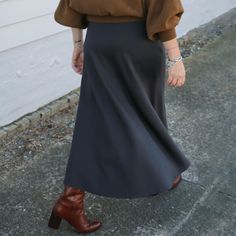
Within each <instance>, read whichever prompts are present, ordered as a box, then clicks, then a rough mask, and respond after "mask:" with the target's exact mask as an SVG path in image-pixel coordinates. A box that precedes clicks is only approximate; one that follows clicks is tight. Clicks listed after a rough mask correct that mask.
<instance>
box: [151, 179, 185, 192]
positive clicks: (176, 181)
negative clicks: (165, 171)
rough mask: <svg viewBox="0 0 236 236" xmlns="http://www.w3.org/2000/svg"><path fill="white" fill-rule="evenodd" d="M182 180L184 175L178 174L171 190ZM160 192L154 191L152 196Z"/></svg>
mask: <svg viewBox="0 0 236 236" xmlns="http://www.w3.org/2000/svg"><path fill="white" fill-rule="evenodd" d="M181 180H182V176H181V175H178V176H177V177H176V179H175V180H174V182H173V183H172V187H171V188H170V190H172V189H174V188H176V187H177V185H178V184H179V183H180V181H181ZM157 194H158V193H153V194H151V196H156V195H157Z"/></svg>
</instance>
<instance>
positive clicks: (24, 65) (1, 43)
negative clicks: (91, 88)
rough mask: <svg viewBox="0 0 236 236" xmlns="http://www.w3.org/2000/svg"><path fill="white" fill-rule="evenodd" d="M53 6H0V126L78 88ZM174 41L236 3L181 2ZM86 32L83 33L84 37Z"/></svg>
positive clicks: (2, 0)
mask: <svg viewBox="0 0 236 236" xmlns="http://www.w3.org/2000/svg"><path fill="white" fill-rule="evenodd" d="M57 4H58V0H50V1H48V0H41V1H36V0H0V126H3V125H6V124H8V123H10V122H12V121H14V120H15V119H17V118H19V117H21V116H23V115H24V114H26V113H28V112H32V111H34V110H36V109H37V108H39V107H41V106H43V105H45V104H47V103H49V102H50V101H52V100H54V99H56V98H59V97H60V96H63V95H64V94H66V93H67V92H70V91H71V90H73V89H74V88H77V87H79V86H80V81H81V76H80V75H78V74H76V73H74V72H73V71H72V69H71V67H70V59H71V52H72V44H71V32H70V28H68V27H64V26H61V25H59V24H57V23H56V22H55V21H54V19H53V12H54V10H55V8H56V6H57ZM183 4H184V7H185V10H186V11H185V14H184V15H183V18H182V21H181V24H180V25H179V26H178V27H177V33H178V36H181V35H183V34H185V33H186V32H187V31H188V30H190V29H192V28H194V27H197V26H199V25H201V24H203V23H205V22H207V21H209V20H211V19H212V18H214V17H216V16H218V15H220V14H222V13H224V12H226V11H228V10H229V9H231V8H233V7H235V6H236V0H224V1H222V0H208V1H205V0H183ZM85 36H86V30H85V31H84V37H85Z"/></svg>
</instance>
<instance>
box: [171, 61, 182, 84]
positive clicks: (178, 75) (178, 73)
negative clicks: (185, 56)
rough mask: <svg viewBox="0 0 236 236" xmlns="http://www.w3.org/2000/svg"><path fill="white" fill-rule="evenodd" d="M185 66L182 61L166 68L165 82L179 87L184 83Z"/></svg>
mask: <svg viewBox="0 0 236 236" xmlns="http://www.w3.org/2000/svg"><path fill="white" fill-rule="evenodd" d="M185 75H186V72H185V68H184V63H183V61H178V62H176V63H175V64H174V65H173V66H171V67H170V68H168V79H167V84H168V85H169V86H173V87H180V86H182V85H183V84H184V83H185Z"/></svg>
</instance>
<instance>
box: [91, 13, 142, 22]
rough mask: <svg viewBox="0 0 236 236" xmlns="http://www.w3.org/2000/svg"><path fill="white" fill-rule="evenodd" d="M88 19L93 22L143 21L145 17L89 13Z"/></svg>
mask: <svg viewBox="0 0 236 236" xmlns="http://www.w3.org/2000/svg"><path fill="white" fill-rule="evenodd" d="M87 20H88V21H91V22H102V23H108V22H110V23H119V22H127V21H143V20H144V17H136V16H98V15H87Z"/></svg>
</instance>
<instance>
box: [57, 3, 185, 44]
mask: <svg viewBox="0 0 236 236" xmlns="http://www.w3.org/2000/svg"><path fill="white" fill-rule="evenodd" d="M145 1H146V4H143V2H145ZM145 9H146V10H145ZM145 12H146V15H145ZM183 13H184V8H183V5H182V3H181V0H60V2H59V4H58V6H57V8H56V11H55V13H54V19H55V21H56V22H57V23H59V24H62V25H64V26H70V27H73V28H81V29H85V28H87V26H88V23H89V21H94V22H127V21H136V20H143V19H145V16H146V32H147V37H148V38H149V39H150V40H156V39H160V40H161V41H162V42H164V41H168V40H171V39H173V38H176V29H175V26H176V25H177V24H178V23H179V21H180V19H181V16H182V14H183Z"/></svg>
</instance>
